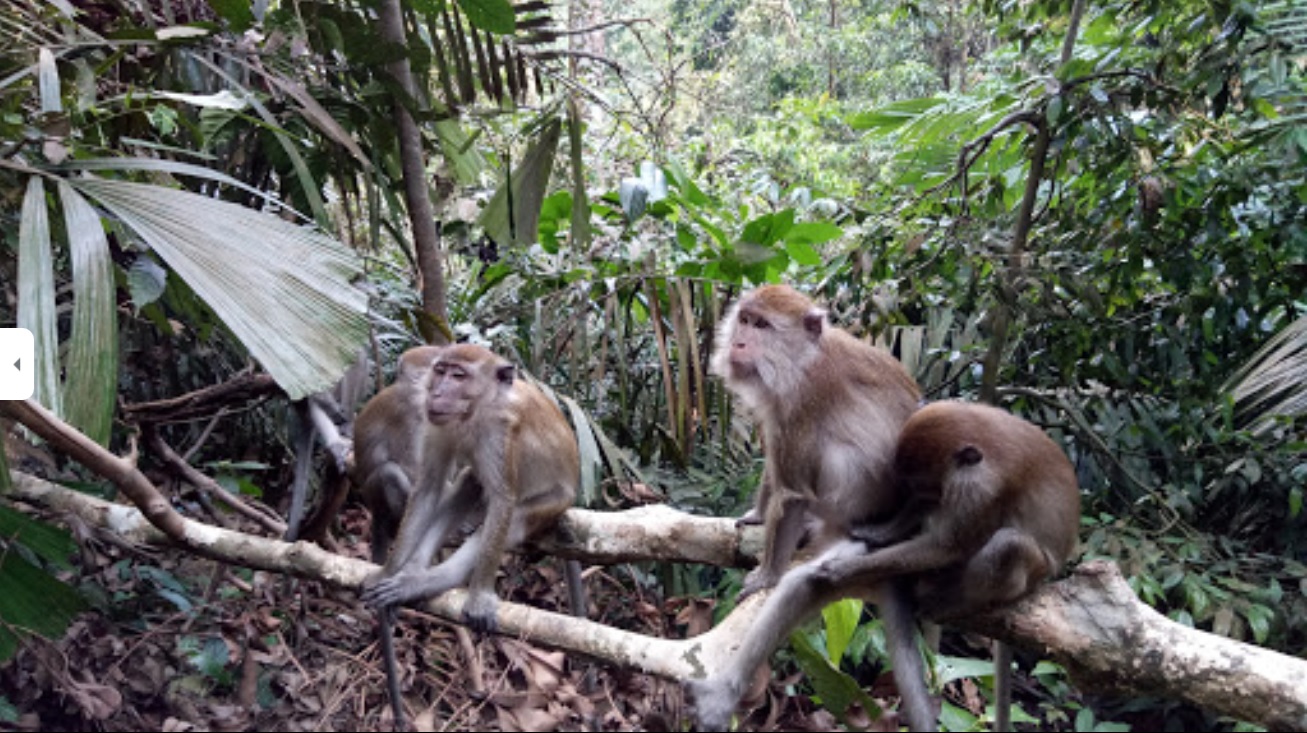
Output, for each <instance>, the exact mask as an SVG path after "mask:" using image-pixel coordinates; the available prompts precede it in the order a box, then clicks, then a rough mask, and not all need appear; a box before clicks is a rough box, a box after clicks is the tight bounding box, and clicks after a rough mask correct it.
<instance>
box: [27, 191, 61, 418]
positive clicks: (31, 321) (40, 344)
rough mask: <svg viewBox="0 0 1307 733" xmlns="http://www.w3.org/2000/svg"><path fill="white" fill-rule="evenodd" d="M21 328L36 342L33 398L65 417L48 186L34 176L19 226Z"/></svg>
mask: <svg viewBox="0 0 1307 733" xmlns="http://www.w3.org/2000/svg"><path fill="white" fill-rule="evenodd" d="M18 327H19V328H26V329H27V330H29V331H31V332H32V336H33V338H34V339H35V341H36V366H35V369H36V391H35V392H34V393H33V395H32V397H33V399H35V400H36V401H37V402H39V403H41V404H42V405H44V406H45V407H46V409H48V410H50V411H51V412H53V413H54V414H56V415H60V416H62V415H63V414H64V410H63V396H62V394H61V392H60V389H59V332H58V331H57V330H56V320H55V299H54V254H53V251H52V250H51V247H50V214H49V211H48V210H47V209H46V205H45V183H44V182H43V181H42V180H41V178H40V177H39V176H32V177H31V178H30V179H28V181H27V194H26V196H24V197H23V217H22V220H21V221H20V222H19V225H18Z"/></svg>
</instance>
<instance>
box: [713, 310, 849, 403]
mask: <svg viewBox="0 0 1307 733" xmlns="http://www.w3.org/2000/svg"><path fill="white" fill-rule="evenodd" d="M826 328H827V324H826V311H825V310H824V309H822V308H820V307H818V306H817V305H816V304H815V303H813V302H812V300H811V299H810V298H808V296H806V295H804V294H802V293H800V292H799V291H797V290H795V289H794V288H791V287H789V286H788V285H765V286H763V287H760V288H758V289H756V290H753V291H750V292H748V293H745V294H744V295H743V296H742V297H741V298H740V299H739V300H738V301H737V302H736V303H735V305H734V306H733V307H732V308H731V310H730V311H728V312H727V314H726V317H725V318H724V319H723V320H722V324H721V327H720V329H719V330H718V333H717V348H716V350H715V351H714V353H713V356H712V360H711V362H710V368H711V371H712V373H713V374H716V375H718V376H720V377H722V378H723V379H725V380H726V383H727V385H728V386H729V387H731V388H732V389H733V390H735V391H736V392H737V394H740V395H741V396H742V397H744V399H745V401H746V403H753V402H756V401H757V400H759V399H764V398H765V396H766V395H768V394H771V395H778V394H783V395H788V394H792V393H793V391H794V389H795V387H796V385H797V384H798V383H799V382H801V378H802V376H803V369H804V367H805V366H806V365H807V364H809V363H810V362H811V361H812V360H814V359H816V358H817V357H818V356H819V355H820V353H821V346H820V341H821V337H822V334H823V332H824V331H825V330H826Z"/></svg>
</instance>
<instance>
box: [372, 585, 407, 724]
mask: <svg viewBox="0 0 1307 733" xmlns="http://www.w3.org/2000/svg"><path fill="white" fill-rule="evenodd" d="M398 612H399V611H398V609H397V608H396V607H395V606H386V607H384V608H380V609H378V610H377V623H378V624H380V626H381V629H380V631H379V632H378V634H379V636H380V637H381V658H382V661H383V662H385V665H386V688H387V689H388V690H389V692H390V708H391V710H392V711H394V716H395V730H408V729H409V728H408V718H407V716H405V715H404V700H403V698H401V697H400V695H399V660H398V659H396V658H395V616H396V615H397V614H398Z"/></svg>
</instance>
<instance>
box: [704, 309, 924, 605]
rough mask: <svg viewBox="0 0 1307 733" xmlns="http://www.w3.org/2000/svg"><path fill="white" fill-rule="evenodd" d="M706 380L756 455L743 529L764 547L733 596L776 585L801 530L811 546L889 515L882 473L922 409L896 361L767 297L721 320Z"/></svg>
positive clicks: (891, 494) (886, 478) (818, 314)
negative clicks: (722, 394)
mask: <svg viewBox="0 0 1307 733" xmlns="http://www.w3.org/2000/svg"><path fill="white" fill-rule="evenodd" d="M711 368H712V371H713V373H714V374H717V375H719V376H721V377H722V378H723V379H724V380H725V382H726V386H727V387H728V388H730V390H731V391H732V392H734V393H735V394H736V395H737V396H738V397H739V399H740V401H741V402H743V403H744V406H745V407H746V408H747V409H748V411H749V413H750V414H751V415H752V416H753V418H754V419H755V420H757V422H758V423H759V426H760V427H761V430H762V434H763V444H764V446H765V450H764V457H765V465H764V468H763V479H762V483H761V485H760V487H759V495H758V500H757V503H756V508H755V510H754V511H752V512H750V513H749V514H747V515H745V517H744V518H742V521H749V520H751V519H752V518H753V517H754V516H757V515H760V517H759V519H760V520H761V521H762V522H763V523H764V524H765V525H766V528H767V529H766V546H765V549H764V551H763V560H762V563H761V564H760V565H759V567H758V568H757V569H755V570H754V571H753V572H751V573H750V574H749V576H748V577H747V578H746V579H745V583H744V588H743V589H742V590H741V596H746V595H748V594H750V593H752V592H754V591H757V590H761V589H763V588H767V587H770V586H772V585H775V584H776V581H777V580H778V579H779V578H780V576H781V574H782V573H783V572H784V571H785V568H786V567H787V566H788V565H789V562H790V560H791V559H792V558H793V556H794V551H795V549H796V547H797V546H798V544H799V540H800V539H801V538H802V535H803V533H804V529H805V527H806V525H808V524H809V523H814V524H815V525H817V529H818V532H817V533H816V535H815V537H816V539H817V541H818V542H820V541H821V539H822V536H823V535H824V536H829V537H842V536H846V535H847V534H848V531H849V530H850V528H851V527H853V526H855V525H858V524H863V523H866V522H870V521H872V520H875V519H878V518H879V519H884V518H887V517H889V516H892V515H893V514H894V513H895V512H897V511H898V509H899V506H900V504H901V503H902V501H901V493H900V491H899V489H898V487H897V486H895V485H894V483H893V481H891V480H890V461H891V459H892V457H893V454H894V445H895V443H896V441H897V440H898V434H899V430H901V429H902V427H903V423H904V422H905V421H906V420H907V419H908V416H909V415H911V414H912V412H913V411H914V410H915V409H916V408H917V404H918V402H919V401H920V398H921V392H920V391H919V390H918V388H917V384H916V382H915V381H913V379H912V377H911V375H909V374H908V372H907V370H906V369H904V368H903V365H902V364H900V363H899V362H898V360H896V359H895V358H894V357H892V356H890V355H889V354H888V353H886V352H885V351H883V350H881V349H878V348H876V347H874V346H871V345H870V344H867V343H864V342H862V341H859V340H858V339H856V338H854V337H852V336H850V335H849V334H848V333H847V332H845V331H844V330H842V329H839V328H835V327H833V326H831V325H830V324H829V323H827V321H826V312H825V311H824V310H823V309H821V308H819V307H817V305H816V304H815V303H813V302H812V300H811V299H809V298H808V297H807V296H805V295H803V294H801V293H799V292H798V291H796V290H794V289H793V288H791V287H788V286H785V285H767V286H763V287H761V288H758V289H756V290H753V291H750V292H748V293H745V294H744V295H743V296H741V298H740V299H739V300H738V301H737V302H736V303H735V305H734V306H732V308H731V309H730V310H729V311H728V312H727V314H726V317H725V318H724V319H723V320H722V324H721V328H720V329H719V332H718V334H717V344H716V347H715V349H714V351H713V356H712V360H711Z"/></svg>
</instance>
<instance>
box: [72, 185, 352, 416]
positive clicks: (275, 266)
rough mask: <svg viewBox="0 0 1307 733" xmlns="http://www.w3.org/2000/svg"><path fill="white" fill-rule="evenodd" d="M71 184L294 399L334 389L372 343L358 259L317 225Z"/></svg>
mask: <svg viewBox="0 0 1307 733" xmlns="http://www.w3.org/2000/svg"><path fill="white" fill-rule="evenodd" d="M69 184H70V185H72V186H73V187H74V188H76V189H77V190H78V191H80V192H81V193H83V194H85V195H86V196H89V197H90V198H92V199H95V200H96V201H97V202H98V203H99V204H100V205H102V206H103V207H104V208H106V209H108V210H109V211H110V212H112V213H113V214H114V215H115V216H117V217H118V218H119V219H121V220H122V221H123V222H124V223H125V224H126V225H127V226H129V227H130V228H131V229H133V230H134V231H135V232H136V233H137V234H139V235H140V236H141V238H142V239H144V240H145V241H146V243H148V244H149V245H150V247H151V248H152V249H154V251H155V252H156V253H158V255H159V256H160V257H162V258H163V260H164V261H165V262H167V263H168V265H169V266H170V267H171V268H172V269H173V271H175V272H176V273H177V274H178V275H179V276H180V277H181V278H182V279H184V280H185V281H186V282H187V284H189V285H190V286H191V288H192V289H193V290H194V291H195V292H196V293H197V294H198V295H199V296H200V297H201V298H203V299H204V301H205V302H206V303H208V304H209V307H211V308H213V310H214V312H215V313H217V314H218V316H219V317H220V318H221V319H222V320H223V322H224V323H226V324H227V326H228V328H230V329H231V330H232V332H233V333H234V334H235V335H236V337H237V338H239V339H240V340H241V342H242V343H243V344H245V347H246V348H248V349H249V350H250V353H251V354H252V355H253V356H254V358H256V359H258V360H259V362H260V363H262V364H263V366H264V368H265V369H267V370H268V373H269V374H271V375H272V377H273V378H274V379H276V380H277V383H278V384H280V385H281V387H282V388H283V389H285V390H286V392H287V393H288V394H289V395H290V396H291V398H292V399H299V398H302V397H305V396H307V395H309V394H312V393H315V392H319V391H322V390H324V389H326V388H328V387H329V386H330V385H331V384H332V383H333V382H334V381H335V380H336V379H337V378H339V376H340V375H341V374H342V373H343V372H344V370H345V368H346V367H347V366H348V365H349V364H351V363H352V362H353V361H354V359H355V358H356V356H357V355H358V350H359V349H360V348H361V347H362V345H363V342H364V340H365V339H366V337H367V332H368V325H367V320H366V319H365V317H364V313H365V311H366V308H367V298H366V296H365V295H364V293H363V292H362V291H360V290H359V289H357V288H355V287H353V286H352V285H351V284H350V283H351V281H352V280H353V279H354V278H355V277H357V276H359V275H360V274H361V269H360V265H359V262H358V259H357V258H356V257H355V255H354V253H353V252H352V251H350V250H349V249H347V248H346V247H344V246H343V245H341V244H340V243H338V242H336V241H335V240H333V239H331V238H330V237H327V236H326V235H324V234H322V233H321V232H318V231H316V230H314V229H311V228H307V227H300V226H296V225H294V224H291V223H290V222H287V221H284V220H282V219H280V218H278V217H276V216H272V215H270V214H264V213H260V212H256V211H252V210H250V209H247V208H244V207H242V206H238V205H236V204H232V203H229V202H226V201H221V200H218V199H212V198H208V197H205V196H200V195H197V194H193V193H189V192H186V191H180V190H177V189H171V188H164V187H161V186H151V185H147V184H142V183H131V182H127V181H115V180H106V179H102V178H89V177H88V178H77V179H72V180H70V181H69Z"/></svg>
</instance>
